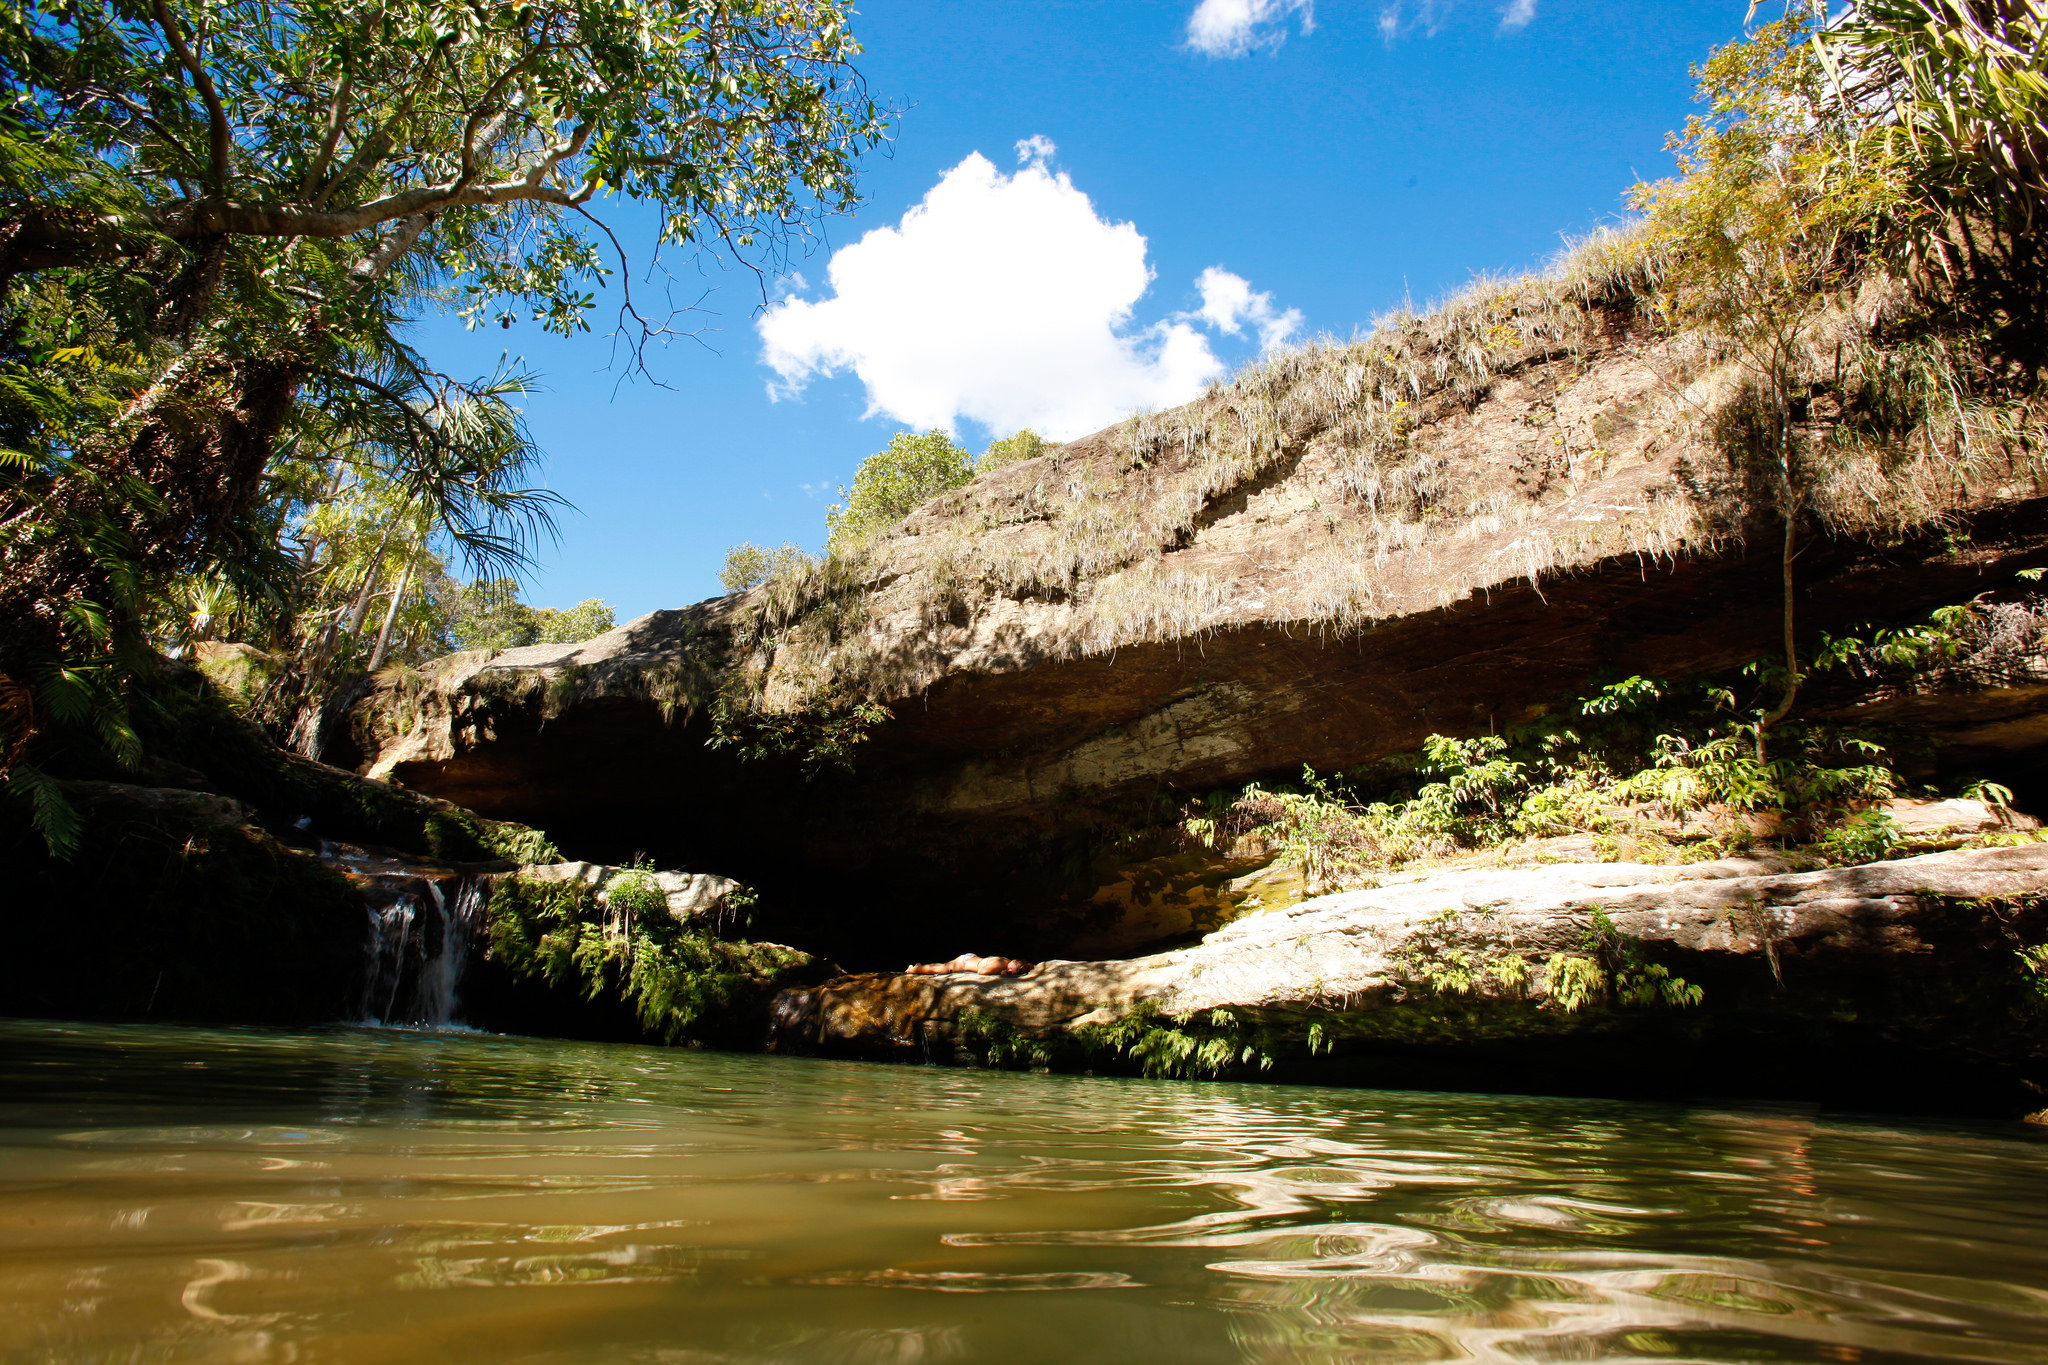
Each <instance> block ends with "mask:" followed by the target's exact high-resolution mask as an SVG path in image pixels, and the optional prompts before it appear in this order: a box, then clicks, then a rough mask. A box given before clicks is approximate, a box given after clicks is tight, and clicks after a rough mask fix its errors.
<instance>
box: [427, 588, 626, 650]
mask: <svg viewBox="0 0 2048 1365" xmlns="http://www.w3.org/2000/svg"><path fill="white" fill-rule="evenodd" d="M454 615H455V620H454V623H453V624H452V625H451V626H450V627H449V631H448V633H449V635H450V636H451V637H452V638H453V639H454V641H455V643H456V645H457V646H458V647H460V648H462V649H519V648H521V647H523V646H525V645H574V644H581V643H582V642H583V641H585V640H588V639H591V638H592V637H594V636H598V635H602V634H604V633H605V632H606V631H608V630H610V629H611V628H612V626H613V624H614V621H613V616H612V609H611V608H610V607H609V606H607V605H605V603H604V601H603V599H601V598H596V597H586V598H584V599H583V600H582V601H581V602H578V603H577V604H576V605H575V606H573V607H568V608H557V607H529V606H528V605H526V603H524V602H522V601H520V600H519V580H518V579H516V578H479V579H477V580H476V581H475V582H474V583H470V584H468V585H466V586H465V587H463V588H462V589H460V590H459V591H458V592H457V593H456V598H455V608H454Z"/></svg>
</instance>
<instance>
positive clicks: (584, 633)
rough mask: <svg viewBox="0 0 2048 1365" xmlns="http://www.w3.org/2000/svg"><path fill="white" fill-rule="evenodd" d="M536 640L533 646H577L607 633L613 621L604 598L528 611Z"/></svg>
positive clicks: (614, 623) (613, 623)
mask: <svg viewBox="0 0 2048 1365" xmlns="http://www.w3.org/2000/svg"><path fill="white" fill-rule="evenodd" d="M531 610H532V611H533V616H534V625H535V628H536V630H537V633H538V635H539V638H538V639H536V640H535V641H534V643H535V644H537V645H578V644H582V643H583V642H584V641H585V640H592V639H595V638H597V637H598V636H600V635H602V634H604V633H605V632H606V631H608V630H610V629H611V628H612V627H613V626H614V625H616V624H617V622H616V621H615V620H614V619H613V616H612V609H611V608H610V607H609V606H607V605H605V602H604V599H602V598H599V597H586V598H584V599H583V600H582V601H581V602H578V603H577V604H576V605H575V606H573V607H568V608H566V609H558V608H555V607H535V608H532V609H531Z"/></svg>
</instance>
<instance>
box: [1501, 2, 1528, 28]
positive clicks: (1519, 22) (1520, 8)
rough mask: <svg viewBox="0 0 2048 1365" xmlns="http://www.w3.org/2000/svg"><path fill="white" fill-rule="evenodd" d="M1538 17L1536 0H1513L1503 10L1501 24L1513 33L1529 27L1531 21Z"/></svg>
mask: <svg viewBox="0 0 2048 1365" xmlns="http://www.w3.org/2000/svg"><path fill="white" fill-rule="evenodd" d="M1535 17H1536V0H1511V3H1510V4H1509V5H1508V7H1507V8H1506V9H1504V10H1502V11H1501V15H1500V26H1501V27H1502V28H1503V29H1505V30H1507V31H1508V32H1510V33H1512V32H1514V31H1515V30H1516V29H1523V28H1527V27H1529V21H1530V20H1531V19H1534V18H1535Z"/></svg>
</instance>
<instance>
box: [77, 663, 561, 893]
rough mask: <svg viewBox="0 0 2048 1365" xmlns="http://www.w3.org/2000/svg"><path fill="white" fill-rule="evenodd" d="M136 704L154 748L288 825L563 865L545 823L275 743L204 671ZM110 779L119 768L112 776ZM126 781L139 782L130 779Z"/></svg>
mask: <svg viewBox="0 0 2048 1365" xmlns="http://www.w3.org/2000/svg"><path fill="white" fill-rule="evenodd" d="M146 700H147V702H148V705H146V706H143V707H138V708H137V710H138V721H139V723H138V727H137V728H138V729H139V730H140V731H142V733H143V738H144V741H145V743H146V745H147V748H148V752H150V753H151V754H153V755H155V756H157V757H159V758H164V759H169V760H170V761H172V762H174V763H177V764H179V765H182V766H184V767H187V768H192V769H196V770H197V771H198V772H200V773H202V774H204V775H205V777H206V778H207V780H208V785H209V786H210V787H211V789H213V790H216V791H220V792H224V793H227V794H229V795H232V796H235V797H237V798H239V799H240V800H242V801H245V802H247V803H249V804H250V805H252V806H255V807H257V808H258V810H259V812H260V813H261V816H262V819H263V821H264V822H265V823H266V824H267V825H268V826H269V827H270V828H272V829H275V830H281V829H282V828H283V827H284V826H286V825H289V824H291V823H294V822H296V821H297V820H298V819H299V818H300V817H302V816H303V817H310V819H311V821H312V824H311V829H312V832H313V833H315V834H318V835H322V836H324V837H327V838H334V839H345V840H349V841H351V842H355V843H370V844H382V845H385V846H387V847H390V848H397V849H403V850H405V851H406V852H409V853H415V854H420V855H423V856H427V857H434V858H445V859H450V860H454V861H458V862H486V861H495V860H498V859H510V860H512V861H513V862H518V863H549V862H559V861H560V860H561V856H562V855H561V853H560V851H559V850H557V849H556V848H555V846H554V844H553V843H551V842H550V841H549V840H548V837H547V836H546V835H545V834H543V833H541V832H540V831H539V830H535V829H529V828H528V827H526V826H524V825H515V824H511V823H508V822H505V821H499V820H487V819H485V818H484V817H483V816H480V815H478V814H476V813H475V812H474V811H468V810H464V809H463V808H462V807H460V806H455V805H450V804H449V803H448V802H445V801H436V800H434V799H432V798H431V797H426V796H421V795H419V794H418V793H416V792H409V791H405V790H404V789H402V788H398V787H392V786H389V785H387V784H385V783H382V782H372V781H370V780H369V779H367V778H362V777H358V776H356V775H355V774H354V773H351V772H345V771H343V770H342V769H340V768H331V767H328V766H327V765H326V764H324V763H316V762H314V761H313V760H312V759H309V758H303V757H301V756H299V755H298V754H294V753H291V752H288V751H287V750H284V749H280V748H278V747H277V746H276V745H275V744H273V743H271V741H270V740H269V738H268V737H267V736H265V735H264V734H263V732H262V731H260V730H258V729H257V728H256V727H255V726H253V725H251V724H249V723H248V722H247V721H245V720H243V719H242V718H241V717H240V716H237V715H236V714H235V713H234V712H233V710H231V709H230V708H229V707H228V705H227V704H226V703H225V702H224V701H222V700H221V698H220V696H219V694H218V693H217V692H216V691H215V689H214V688H213V686H212V685H211V684H210V683H208V682H207V680H206V679H205V678H204V677H203V676H202V675H201V674H199V673H198V672H196V671H194V670H189V669H184V670H177V671H175V672H171V673H169V674H167V675H166V676H165V677H164V678H162V679H161V680H159V681H158V682H157V683H156V685H155V686H153V687H152V688H151V689H150V691H149V693H148V695H147V698H146ZM108 775H109V776H111V775H112V774H108ZM128 780H131V781H132V780H133V779H132V778H130V779H128Z"/></svg>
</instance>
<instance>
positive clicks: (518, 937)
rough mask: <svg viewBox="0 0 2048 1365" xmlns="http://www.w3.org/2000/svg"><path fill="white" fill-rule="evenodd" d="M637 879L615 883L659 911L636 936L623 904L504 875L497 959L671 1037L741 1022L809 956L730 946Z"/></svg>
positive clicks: (493, 926) (495, 892)
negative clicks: (619, 1008)
mask: <svg viewBox="0 0 2048 1365" xmlns="http://www.w3.org/2000/svg"><path fill="white" fill-rule="evenodd" d="M637 875H638V876H639V877H641V878H644V882H636V881H635V880H633V879H634V878H635V877H636V873H635V872H633V871H628V872H625V873H622V874H621V875H620V876H619V877H617V878H614V879H613V880H614V883H615V884H617V883H619V882H624V883H625V887H624V891H625V894H627V895H628V896H629V897H631V896H633V895H634V894H636V891H637V892H639V893H644V891H645V890H646V888H647V887H652V888H653V892H654V898H655V899H658V900H659V907H660V908H659V910H658V911H650V912H647V913H643V914H641V915H639V916H637V917H636V918H634V919H633V920H632V923H631V932H630V933H628V932H623V931H622V928H623V926H621V925H620V924H619V923H618V908H617V903H616V901H614V902H613V903H612V905H610V906H607V905H606V904H604V903H602V902H601V901H600V899H599V897H598V895H597V894H596V892H594V891H593V890H592V889H591V888H590V887H588V886H584V885H582V884H580V883H575V882H540V881H534V880H529V879H527V878H523V877H518V876H510V877H502V878H499V879H498V880H497V882H496V884H495V885H494V886H493V887H492V891H491V899H490V902H489V905H488V909H487V914H488V917H489V940H490V951H491V956H492V958H493V959H494V960H495V961H497V962H499V963H501V964H503V965H504V967H505V969H506V970H507V971H509V972H510V973H511V974H512V975H513V976H514V977H515V978H520V979H527V978H533V979H539V980H543V981H546V982H547V983H549V984H550V985H555V986H564V987H568V988H571V989H575V990H578V991H580V992H581V993H582V994H583V995H584V996H585V997H586V998H588V999H592V1000H595V999H599V998H601V997H604V996H613V997H615V998H617V999H620V1000H622V1001H624V1002H625V1003H627V1004H629V1005H630V1006H632V1008H633V1011H634V1013H635V1015H636V1017H637V1018H638V1019H639V1021H640V1024H641V1026H642V1027H643V1028H645V1029H646V1030H647V1031H648V1032H649V1033H650V1034H652V1035H653V1036H655V1037H657V1038H659V1039H660V1040H661V1041H663V1042H667V1043H673V1042H677V1041H679V1040H681V1039H685V1038H702V1037H705V1036H707V1035H715V1034H719V1033H721V1032H722V1031H728V1030H730V1029H732V1028H733V1027H735V1026H739V1025H743V1024H744V1021H745V1018H746V1011H747V1009H748V1007H750V1006H752V1005H755V1004H758V1003H759V1002H760V1001H761V1000H762V999H763V998H765V996H766V994H767V993H768V992H769V991H770V990H772V989H773V988H774V987H775V986H776V985H777V984H778V983H779V982H781V981H783V980H784V979H785V978H786V977H787V976H788V975H789V974H790V973H791V972H792V971H794V970H796V969H798V968H801V967H803V966H805V965H806V964H808V963H809V962H810V961H811V959H809V958H808V957H806V956H805V955H804V954H802V953H799V952H796V951H795V950H793V949H789V948H783V947H781V946H779V945H776V944H756V943H737V942H727V941H725V940H723V939H718V938H713V937H711V936H710V935H708V934H706V933H703V932H701V931H699V930H698V929H697V928H695V927H694V926H691V925H687V924H679V923H677V922H676V921H675V920H674V919H673V918H671V917H670V916H669V915H668V914H667V902H666V899H665V898H661V896H660V888H659V886H657V885H655V884H654V879H653V878H652V877H651V876H646V874H645V872H644V871H642V872H639V873H638V874H637ZM643 898H644V897H643Z"/></svg>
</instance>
